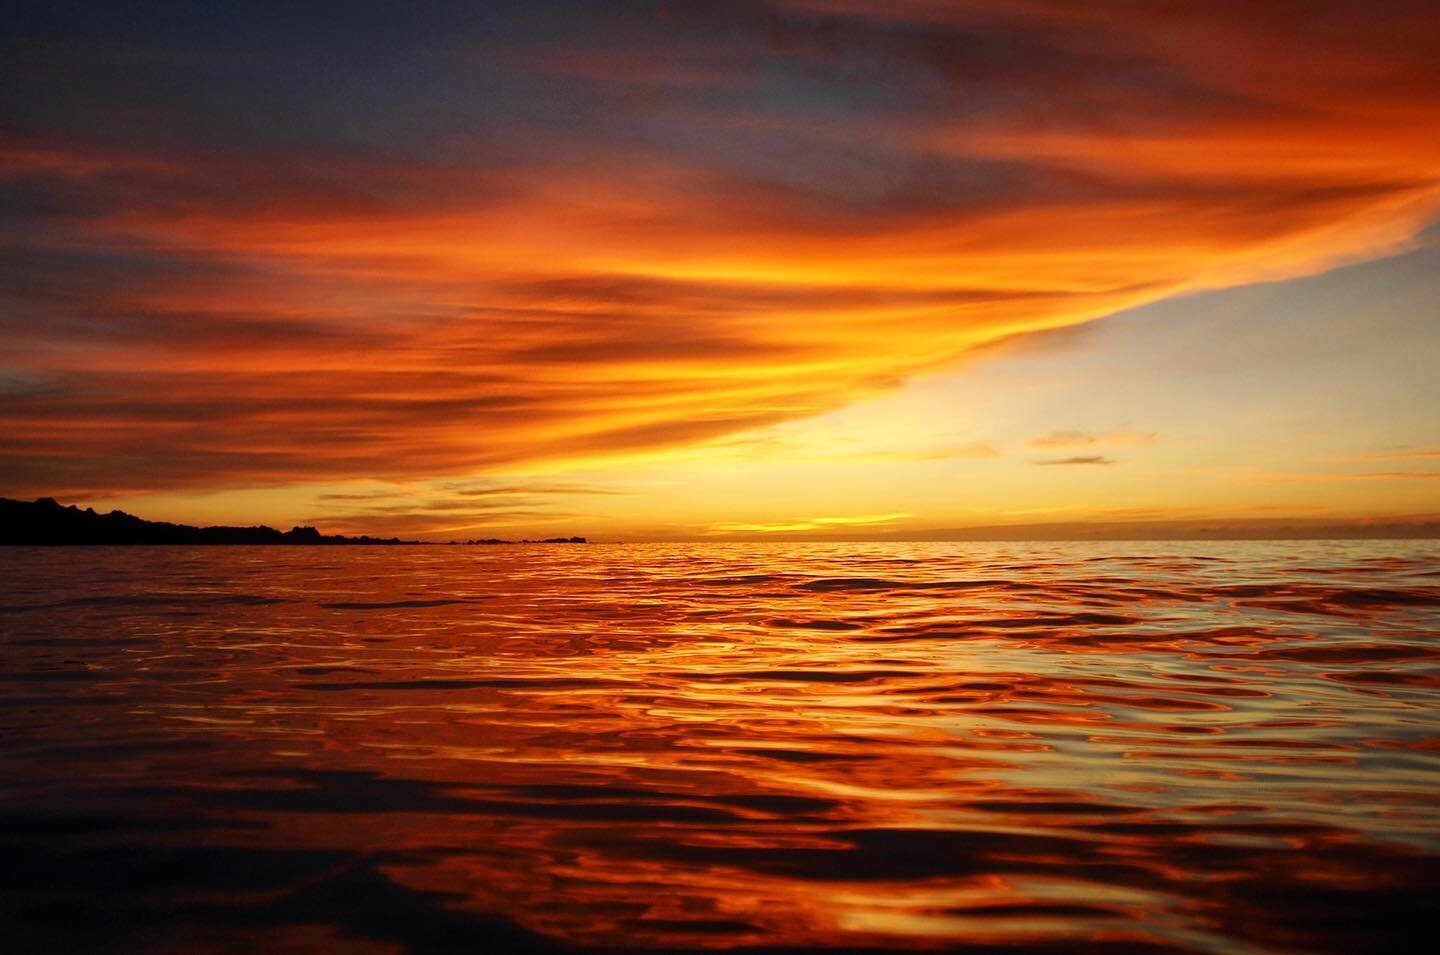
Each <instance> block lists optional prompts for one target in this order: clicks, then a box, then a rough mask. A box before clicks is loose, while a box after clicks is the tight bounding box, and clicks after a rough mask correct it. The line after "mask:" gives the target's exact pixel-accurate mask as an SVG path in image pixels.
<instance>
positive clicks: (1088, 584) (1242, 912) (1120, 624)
mask: <svg viewBox="0 0 1440 955" xmlns="http://www.w3.org/2000/svg"><path fill="white" fill-rule="evenodd" d="M0 607H3V610H0V643H3V654H4V657H3V661H4V666H3V671H0V704H3V706H0V770H3V772H0V851H3V859H4V864H3V865H0V883H3V892H0V933H3V934H0V945H3V947H4V948H6V949H7V950H10V951H32V950H33V951H46V952H63V951H73V950H103V951H127V950H152V951H173V952H200V951H250V950H253V951H265V952H285V951H313V950H326V949H335V950H346V951H365V952H368V951H377V952H378V951H394V950H411V951H421V952H429V951H451V950H454V951H467V952H473V951H487V950H489V951H518V950H525V949H527V948H529V949H545V948H547V947H551V946H554V947H557V948H566V947H574V948H585V949H604V948H658V949H669V950H687V949H695V948H721V949H746V948H749V949H764V950H773V949H777V948H778V949H784V948H796V949H806V948H831V949H838V950H846V951H854V950H857V949H877V950H880V949H884V950H890V949H920V950H923V949H941V948H944V949H953V948H964V947H966V946H973V947H974V948H975V949H977V950H990V949H993V948H995V947H997V946H1002V945H1004V946H1014V947H1015V948H1018V949H1020V950H1025V951H1028V950H1031V949H1035V950H1046V951H1049V950H1053V951H1064V952H1077V951H1089V950H1091V949H1095V950H1106V951H1110V950H1115V951H1159V950H1167V951H1168V950H1181V951H1190V950H1193V951H1209V952H1227V953H1229V952H1233V953H1244V952H1280V951H1334V952H1356V951H1403V950H1415V949H1420V948H1424V947H1426V946H1427V945H1428V944H1429V943H1430V942H1433V935H1434V933H1435V931H1436V929H1437V923H1440V919H1437V910H1436V905H1437V902H1436V899H1437V895H1440V891H1437V890H1440V643H1437V632H1440V544H1437V543H1435V542H1425V543H1403V542H1386V543H1373V544H1372V543H1296V542H1284V543H1262V544H1253V543H1245V544H1194V545H1190V544H1034V545H1026V544H1018V545H1017V544H980V545H977V544H922V545H909V544H885V545H866V544H843V545H803V546H802V545H793V546H791V545H770V546H741V545H704V546H658V545H647V546H620V545H616V546H595V545H592V546H588V547H531V548H464V547H461V548H452V547H431V548H394V549H391V548H374V549H367V548H354V549H324V548H315V549H305V548H300V549H286V548H226V549H203V548H195V549H189V548H170V549H160V548H157V549H133V550H125V549H58V550H48V551H46V550H26V549H17V548H10V549H4V548H0Z"/></svg>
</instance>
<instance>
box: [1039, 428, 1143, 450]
mask: <svg viewBox="0 0 1440 955" xmlns="http://www.w3.org/2000/svg"><path fill="white" fill-rule="evenodd" d="M1158 437H1159V435H1157V434H1156V433H1155V432H1154V431H1132V430H1131V429H1129V428H1112V429H1111V430H1109V431H1102V432H1098V433H1096V432H1090V431H1077V430H1060V431H1051V432H1049V433H1048V434H1042V435H1039V436H1038V437H1034V438H1031V439H1030V447H1032V448H1086V447H1110V448H1120V447H1126V448H1136V447H1146V446H1149V445H1152V444H1154V443H1155V441H1156V439H1157V438H1158Z"/></svg>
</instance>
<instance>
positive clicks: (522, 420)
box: [0, 0, 1440, 539]
mask: <svg viewBox="0 0 1440 955" xmlns="http://www.w3.org/2000/svg"><path fill="white" fill-rule="evenodd" d="M7 10H9V11H11V12H9V13H7V20H8V21H9V22H7V25H6V28H5V29H4V30H3V31H0V33H3V39H0V260H3V261H0V332H3V334H0V495H5V496H9V497H30V498H33V497H36V496H41V495H45V496H54V497H56V498H58V499H60V500H61V501H62V502H65V503H80V504H82V505H93V506H95V507H96V508H97V509H102V510H109V509H111V508H121V509H124V510H127V511H131V512H133V513H137V514H140V515H142V516H144V517H148V518H153V519H168V520H180V521H186V522H190V523H255V522H266V523H271V524H276V525H283V526H286V527H288V526H290V525H291V524H294V523H306V524H314V525H316V526H319V527H321V528H322V529H324V530H326V531H335V532H363V533H381V534H384V535H386V536H389V535H390V534H399V535H402V536H419V537H424V538H431V539H448V538H452V537H459V538H465V537H482V536H522V535H537V534H540V535H549V534H559V533H564V534H571V533H581V534H589V535H591V536H594V537H597V538H602V539H650V538H697V539H699V538H744V539H752V538H761V539H794V538H807V537H816V538H826V537H831V538H836V537H840V538H846V537H921V538H924V537H946V536H962V537H963V536H967V535H974V534H977V533H981V534H983V533H989V532H994V533H998V534H1001V535H1012V534H1013V535H1016V536H1048V535H1053V534H1065V533H1081V534H1088V533H1094V530H1093V526H1092V525H1095V524H1096V523H1100V524H1106V525H1111V524H1115V523H1117V522H1118V523H1120V524H1122V525H1126V526H1134V525H1135V524H1136V522H1140V523H1141V524H1143V525H1144V526H1145V527H1147V528H1149V530H1147V531H1146V533H1157V532H1158V531H1156V528H1164V529H1165V530H1166V532H1167V533H1176V534H1186V535H1188V534H1194V533H1213V528H1215V527H1217V526H1218V527H1226V528H1232V529H1236V528H1238V529H1247V528H1248V529H1250V530H1252V531H1253V530H1254V529H1256V528H1261V529H1264V528H1270V529H1276V528H1291V529H1294V528H1297V527H1301V528H1311V529H1313V528H1327V527H1341V526H1352V525H1355V524H1357V523H1358V524H1362V525H1370V524H1375V523H1381V524H1387V523H1388V524H1393V523H1403V524H1407V525H1415V526H1420V527H1422V529H1423V527H1425V526H1429V527H1431V528H1434V529H1437V533H1440V370H1437V369H1440V225H1436V224H1435V223H1436V221H1437V220H1440V55H1437V53H1436V51H1437V50H1440V13H1437V11H1436V7H1435V4H1434V3H1433V0H1425V2H1385V0H1380V2H1366V3H1361V2H1324V0H1245V2H1231V0H1216V2H1204V3H1199V2H1195V0H1185V2H1169V0H1153V2H1093V3H1075V2H1061V0H974V2H970V0H768V2H762V0H754V2H746V0H732V2H699V0H697V2H674V3H666V2H656V0H650V2H603V3H602V2H584V3H582V2H545V0H524V2H519V0H517V2H512V3H499V2H496V3H473V4H459V3H453V4H439V3H423V2H414V3H394V2H389V3H366V2H349V3H344V4H336V5H333V6H329V7H328V8H327V5H325V4H294V5H291V4H254V5H252V4H244V3H214V4H201V3H195V4H174V3H155V4H146V3H125V4H113V3H111V4H88V3H70V2H63V0H52V2H34V3H24V2H22V3H18V4H13V5H10V6H9V7H8V8H7ZM1087 527H1089V528H1091V529H1090V530H1085V528H1087ZM1206 527H1209V528H1211V530H1210V531H1205V530H1204V528H1206ZM975 528H983V529H990V531H976V530H974V529H975ZM996 528H999V530H995V529H996ZM1277 532H1278V531H1277ZM1286 532H1288V531H1286Z"/></svg>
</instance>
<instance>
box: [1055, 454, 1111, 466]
mask: <svg viewBox="0 0 1440 955" xmlns="http://www.w3.org/2000/svg"><path fill="white" fill-rule="evenodd" d="M1035 463H1036V464H1114V463H1115V461H1114V459H1113V458H1107V457H1105V455H1103V454H1076V455H1072V456H1071V457H1068V458H1046V459H1045V460H1043V461H1036V462H1035Z"/></svg>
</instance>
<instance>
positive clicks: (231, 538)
mask: <svg viewBox="0 0 1440 955" xmlns="http://www.w3.org/2000/svg"><path fill="white" fill-rule="evenodd" d="M420 543H424V542H423V541H407V540H401V539H400V538H398V537H391V538H380V537H369V536H362V537H346V536H345V535H343V534H322V533H320V532H319V531H318V530H316V529H315V528H313V527H292V528H291V529H290V530H288V531H277V530H276V529H275V528H273V527H266V526H264V525H258V526H255V527H193V526H191V525H189V524H171V523H168V522H165V521H147V520H144V519H143V518H139V517H136V516H135V515H133V514H126V513H125V512H124V511H111V512H110V513H108V514H101V513H98V512H97V511H96V510H95V509H94V508H90V507H87V508H85V509H84V510H81V509H80V508H78V507H76V506H74V505H73V504H72V505H70V506H69V507H66V506H65V505H62V504H60V503H59V502H57V501H56V500H55V499H54V498H52V497H42V498H40V499H38V500H35V501H15V500H11V499H9V498H0V544H12V545H16V544H18V545H32V546H35V545H39V546H58V545H86V544H91V545H93V544H117V545H122V544H128V545H143V544H292V545H315V544H420Z"/></svg>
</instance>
